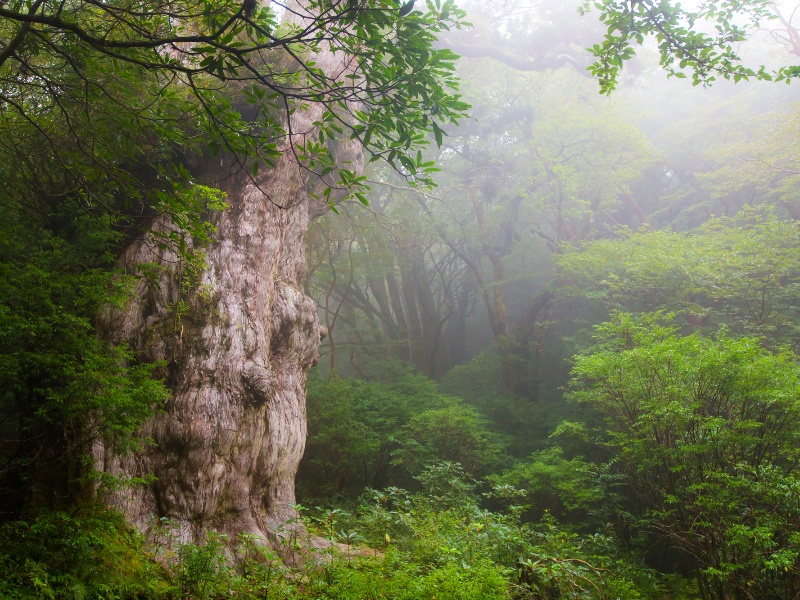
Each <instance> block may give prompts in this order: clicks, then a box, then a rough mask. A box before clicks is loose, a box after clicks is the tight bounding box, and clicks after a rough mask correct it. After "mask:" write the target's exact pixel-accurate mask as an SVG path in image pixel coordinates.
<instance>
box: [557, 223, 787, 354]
mask: <svg viewBox="0 0 800 600" xmlns="http://www.w3.org/2000/svg"><path fill="white" fill-rule="evenodd" d="M557 262H558V266H559V269H560V273H561V274H562V275H563V276H564V284H565V285H564V289H565V291H567V293H573V294H575V295H583V296H585V297H587V298H589V299H590V300H592V301H595V302H599V303H600V304H601V305H602V306H603V307H604V308H605V310H626V311H633V312H648V311H655V310H670V311H676V312H677V311H680V312H682V313H683V314H682V317H683V318H682V319H681V321H680V322H682V323H684V324H686V325H687V326H690V327H693V328H704V330H706V331H708V330H713V329H714V328H717V327H719V326H721V325H725V326H727V327H730V328H731V329H732V330H733V331H736V332H740V333H743V334H747V335H758V336H764V337H765V338H767V339H768V340H770V343H771V344H774V345H779V344H786V343H788V344H791V345H796V344H797V343H798V332H797V329H796V323H797V320H798V314H797V308H798V306H800V302H798V290H800V288H798V283H800V270H798V264H800V230H799V229H798V224H797V222H795V221H789V220H785V219H780V218H778V217H777V216H775V215H774V214H773V213H771V212H770V211H768V210H764V209H752V208H751V209H746V210H743V211H742V212H740V213H738V214H737V215H736V216H734V217H717V218H714V219H711V220H710V221H708V222H707V223H706V224H705V225H704V226H703V227H702V228H700V229H699V230H698V231H695V232H690V233H672V232H670V231H644V232H639V233H632V232H624V235H623V237H622V238H621V239H617V240H601V241H597V242H591V243H589V244H586V245H584V246H583V247H581V248H573V249H571V250H569V251H568V252H565V253H564V254H563V255H561V256H559V257H558V258H557Z"/></svg>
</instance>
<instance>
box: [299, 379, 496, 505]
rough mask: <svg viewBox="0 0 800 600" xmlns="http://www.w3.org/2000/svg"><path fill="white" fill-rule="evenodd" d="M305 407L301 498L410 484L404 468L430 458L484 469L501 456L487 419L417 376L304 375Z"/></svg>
mask: <svg viewBox="0 0 800 600" xmlns="http://www.w3.org/2000/svg"><path fill="white" fill-rule="evenodd" d="M307 411H308V441H307V444H306V452H305V455H304V458H303V462H302V464H301V466H300V472H299V474H298V486H299V488H300V491H301V497H302V496H303V495H306V496H314V497H320V495H322V494H329V495H335V494H342V493H344V494H349V495H351V496H355V495H357V494H358V493H360V492H361V491H362V490H363V489H364V488H365V487H373V488H381V487H385V486H387V485H390V484H394V485H396V484H398V483H402V484H413V480H411V478H410V476H409V473H412V472H416V471H419V470H420V469H421V468H422V467H424V465H425V464H426V463H428V462H430V461H433V460H451V461H460V462H462V463H463V465H464V466H465V467H466V468H467V469H468V470H469V471H470V472H471V473H474V474H478V473H485V472H487V470H488V469H489V467H491V466H493V465H494V464H497V462H498V461H499V460H500V458H501V445H500V442H499V440H498V436H497V435H496V434H494V433H493V432H492V431H491V430H490V429H489V427H488V424H487V422H486V420H485V419H483V418H482V417H481V416H480V415H479V414H478V412H477V411H476V410H475V409H473V408H472V407H470V406H467V405H465V404H464V403H462V402H461V401H460V400H459V399H458V398H454V397H452V396H445V395H443V394H441V393H440V392H439V391H438V389H437V387H436V384H435V383H434V382H433V381H432V380H430V379H427V378H426V377H423V376H421V375H412V374H410V373H404V374H400V375H398V376H397V377H395V378H394V379H393V380H391V381H389V382H378V381H362V380H356V379H347V378H338V377H335V376H332V377H328V378H326V379H317V378H309V385H308V399H307Z"/></svg>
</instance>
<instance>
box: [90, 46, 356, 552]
mask: <svg viewBox="0 0 800 600" xmlns="http://www.w3.org/2000/svg"><path fill="white" fill-rule="evenodd" d="M328 60H329V61H331V63H333V59H332V58H330V57H329V58H328ZM318 64H324V61H323V60H322V59H321V60H320V61H318ZM331 68H332V70H337V71H338V72H341V71H342V68H341V64H339V65H333V64H332V65H331ZM320 115H321V112H320V110H319V108H318V107H315V106H313V105H312V106H310V107H307V108H306V109H305V110H302V109H298V110H296V111H295V112H294V113H293V115H292V117H291V118H292V128H291V130H292V131H296V132H303V133H302V134H298V135H304V136H307V135H309V134H313V131H314V128H313V125H312V123H313V122H314V121H317V120H318V119H319V118H320ZM294 141H295V140H289V139H288V138H287V140H286V147H287V149H288V148H290V144H291V143H293V142H294ZM337 154H338V155H339V156H338V158H339V159H341V160H347V161H348V162H350V166H349V167H350V168H354V167H356V166H357V165H358V164H359V163H360V162H361V160H362V159H361V151H360V148H359V147H358V146H357V144H356V143H354V142H345V143H343V144H340V147H339V148H338V151H337ZM309 183H314V182H313V181H311V182H309V180H308V176H307V174H306V171H304V170H303V169H302V168H301V167H300V165H298V163H297V161H296V159H295V158H294V156H293V153H292V152H290V151H287V152H286V154H285V155H284V156H283V158H281V159H280V160H279V161H278V162H277V164H276V165H275V166H274V168H271V169H268V170H266V171H263V172H262V173H261V174H260V175H259V177H258V180H257V181H253V180H251V179H250V178H249V177H248V176H247V175H246V173H244V172H240V173H239V174H237V175H235V176H233V177H231V178H229V179H228V180H227V181H226V182H225V183H224V185H223V186H222V189H223V191H225V192H226V193H227V202H228V204H229V208H228V209H226V210H224V211H222V212H220V213H217V214H216V215H214V216H213V217H212V222H213V223H214V225H215V226H216V229H217V232H216V236H215V239H216V241H215V242H214V243H212V244H211V245H209V246H208V247H207V248H205V249H202V250H198V252H200V253H201V254H203V253H204V256H205V258H204V263H205V264H204V265H203V266H202V268H199V269H198V268H197V267H196V266H195V267H193V268H190V267H191V266H190V265H185V264H184V265H182V264H181V260H180V258H179V256H178V255H177V254H176V253H175V251H174V250H172V249H169V248H164V247H160V246H159V244H158V243H157V241H156V240H154V238H153V236H152V235H151V236H145V237H144V238H142V239H139V240H136V241H134V242H133V243H132V244H131V245H130V246H129V247H128V249H127V250H126V252H125V254H124V256H123V258H122V262H123V264H124V265H125V266H126V268H128V269H129V270H131V271H133V272H137V271H138V272H140V273H141V272H142V267H141V265H142V264H149V265H150V266H149V267H148V268H147V271H148V272H149V273H150V274H151V275H152V274H155V277H157V283H158V285H153V282H152V281H148V278H141V279H139V283H138V287H137V289H136V290H135V293H134V294H133V299H132V301H131V302H130V304H129V305H128V306H126V307H124V309H121V310H118V311H116V312H115V313H114V314H110V315H107V316H106V318H105V321H106V322H105V323H104V328H105V330H106V331H107V332H109V337H110V338H111V340H112V341H113V342H115V343H120V342H127V343H129V344H130V345H131V346H132V347H133V348H135V349H136V350H138V351H139V352H141V354H142V356H143V357H144V358H145V359H147V360H162V361H165V362H166V365H167V366H166V367H165V374H166V378H167V383H168V384H169V386H170V388H171V390H172V392H173V396H172V397H171V398H170V400H169V401H168V402H167V404H166V406H165V407H164V411H163V412H161V413H159V414H157V415H156V416H155V417H153V418H152V419H151V421H150V422H149V423H148V424H147V425H146V426H145V428H144V430H143V431H142V432H141V435H142V436H143V437H145V438H151V439H152V441H153V443H152V444H151V445H149V446H148V447H146V448H145V450H144V451H143V452H140V453H138V454H136V455H134V456H120V455H119V454H118V453H116V452H115V451H114V449H112V448H108V447H104V446H102V445H99V446H97V447H96V448H95V452H94V453H95V457H94V458H95V464H96V468H97V469H98V470H101V471H105V472H108V473H111V474H114V475H120V476H124V477H131V476H133V477H145V476H148V475H154V476H155V478H156V480H155V482H154V483H153V484H151V485H146V486H140V487H135V488H130V489H127V490H123V491H118V492H114V493H112V494H110V495H109V497H108V501H109V502H110V503H111V504H113V505H114V506H116V507H117V508H119V509H120V510H122V512H123V513H124V514H125V515H126V516H127V517H128V518H129V519H130V521H131V522H132V523H133V524H135V525H136V526H137V527H139V528H140V529H142V530H144V531H148V530H149V529H150V528H151V526H152V525H153V524H154V523H155V522H157V520H158V519H162V518H166V519H168V521H167V522H168V523H170V527H171V528H172V530H173V531H172V533H173V536H174V539H175V541H176V542H178V543H183V542H189V541H198V540H202V539H203V538H204V537H205V536H206V535H207V533H208V532H209V531H214V532H218V533H222V534H227V535H228V536H229V538H230V540H231V541H235V540H236V539H237V537H238V535H239V534H241V533H249V534H254V535H256V536H258V537H260V538H262V539H263V540H265V541H268V542H272V543H273V545H276V544H275V543H274V542H275V541H276V535H275V532H276V531H278V530H280V528H281V527H282V526H285V525H286V523H287V522H290V521H291V520H292V518H293V517H295V516H296V511H295V509H294V507H293V505H294V503H295V495H294V476H295V473H296V471H297V466H298V464H299V462H300V458H301V456H302V454H303V448H304V444H305V437H306V415H305V381H306V375H305V372H306V370H307V369H308V368H309V367H310V366H312V364H314V361H315V360H316V358H317V356H318V355H317V348H318V345H319V341H320V327H319V324H318V321H317V311H316V307H315V304H314V302H313V301H312V300H311V299H310V298H308V297H307V296H306V295H305V294H304V293H303V292H302V290H301V287H300V282H301V277H302V274H303V271H304V269H305V255H304V243H303V238H304V234H305V231H306V228H307V225H308V219H309V206H310V205H309V203H310V202H312V201H310V200H309V199H308V197H307V185H309ZM311 208H312V209H313V211H316V212H319V211H318V207H317V206H316V205H313V206H311ZM167 227H169V223H165V222H157V223H156V224H155V229H158V228H162V229H164V228H167ZM277 546H278V547H279V546H280V545H279V544H277ZM278 549H279V548H278Z"/></svg>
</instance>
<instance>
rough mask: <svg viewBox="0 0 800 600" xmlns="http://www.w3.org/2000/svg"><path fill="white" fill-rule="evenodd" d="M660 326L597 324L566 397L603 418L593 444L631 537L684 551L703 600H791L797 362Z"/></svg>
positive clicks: (627, 318) (618, 319) (795, 561)
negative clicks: (645, 536)
mask: <svg viewBox="0 0 800 600" xmlns="http://www.w3.org/2000/svg"><path fill="white" fill-rule="evenodd" d="M665 320H666V319H665V317H663V316H662V315H658V314H656V315H643V316H639V317H633V316H631V315H628V314H624V313H617V314H615V315H614V317H613V320H612V321H610V322H608V323H605V324H603V325H601V326H599V327H598V328H597V331H596V344H595V346H593V347H592V348H591V349H590V350H589V351H587V352H586V353H584V354H581V355H579V356H577V357H576V359H575V366H574V369H573V376H574V379H573V383H572V392H571V397H572V398H573V399H574V400H577V401H580V402H582V403H585V404H588V405H591V406H593V407H595V408H596V409H597V410H599V411H600V412H601V413H602V414H603V415H604V416H605V417H606V424H605V426H604V427H603V428H601V430H600V431H598V432H597V435H598V437H597V440H596V441H597V443H598V444H599V445H600V446H601V447H603V448H605V449H606V450H607V451H608V453H609V455H610V457H611V458H610V462H609V464H608V466H609V468H611V469H613V470H614V471H616V472H618V473H620V474H621V475H623V476H624V478H625V483H626V486H627V488H626V493H628V494H630V495H631V496H632V499H633V500H634V502H633V503H632V504H631V510H632V511H633V512H635V513H636V514H635V515H634V517H633V518H634V519H636V522H635V523H634V524H633V526H634V528H643V529H644V530H646V531H648V532H649V533H651V534H652V535H653V536H655V537H656V538H657V539H661V540H663V541H664V542H665V543H667V544H669V545H670V546H672V547H675V548H677V549H678V550H680V551H681V552H682V553H683V555H684V559H685V561H686V564H687V565H688V566H689V568H690V569H692V570H695V571H696V572H697V574H698V581H699V582H700V585H701V595H702V597H704V598H720V599H721V598H726V597H729V596H730V595H734V594H751V593H755V595H756V597H770V596H772V595H775V594H777V595H778V596H791V595H792V594H794V593H796V592H797V589H798V585H800V582H798V581H797V579H796V573H797V569H798V566H800V555H799V554H798V546H797V543H798V541H799V540H798V538H797V536H796V534H795V533H794V532H795V531H797V529H798V527H800V521H798V513H797V510H796V506H797V500H798V497H799V496H798V490H800V487H799V486H800V473H798V458H800V454H799V451H798V444H797V440H798V439H800V402H798V398H800V367H798V357H797V356H796V355H794V354H793V353H791V352H789V351H783V352H778V353H771V352H768V351H767V350H765V349H764V348H763V347H762V346H761V344H760V342H759V341H758V340H756V339H752V338H733V337H730V336H729V335H728V334H727V333H726V332H724V331H723V332H721V333H719V334H717V335H716V336H714V337H711V338H707V337H701V336H700V335H698V334H694V335H690V336H685V337H681V336H679V335H678V334H677V333H676V328H675V327H671V326H669V325H666V324H664V323H663V322H664V321H665ZM634 506H637V507H640V508H633V507H634ZM754 590H755V591H754Z"/></svg>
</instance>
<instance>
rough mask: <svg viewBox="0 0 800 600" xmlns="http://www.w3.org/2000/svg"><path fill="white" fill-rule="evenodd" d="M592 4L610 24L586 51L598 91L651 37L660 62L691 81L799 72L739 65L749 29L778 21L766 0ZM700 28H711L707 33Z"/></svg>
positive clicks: (785, 76)
mask: <svg viewBox="0 0 800 600" xmlns="http://www.w3.org/2000/svg"><path fill="white" fill-rule="evenodd" d="M591 8H596V9H597V10H598V11H600V19H601V20H602V21H603V23H604V24H605V25H606V26H607V28H608V33H607V34H606V36H605V39H604V40H603V42H602V43H599V44H595V45H594V46H593V47H592V48H590V49H589V50H590V51H591V53H592V54H594V56H595V57H596V58H597V61H596V62H595V63H594V64H593V65H592V66H590V67H589V72H590V73H592V74H593V75H595V76H596V77H597V78H598V79H599V80H600V90H601V91H602V92H603V93H610V92H611V91H613V90H614V88H615V87H616V84H617V79H618V77H619V72H620V70H621V69H622V66H623V64H624V63H625V61H628V60H630V59H631V58H633V56H634V55H635V54H636V51H635V49H634V45H642V44H643V43H644V40H645V38H647V37H651V36H652V37H655V39H656V43H657V44H658V50H659V54H660V63H661V66H662V67H663V68H664V69H665V70H666V71H667V73H668V74H669V75H671V76H674V77H680V78H685V77H686V71H688V72H690V73H691V76H692V83H693V84H694V85H699V84H704V85H708V84H710V83H711V82H713V81H714V80H715V79H716V78H717V76H720V77H723V78H724V79H732V80H733V81H735V82H738V81H740V80H745V81H748V80H749V79H751V78H752V79H760V80H767V81H772V80H776V81H783V80H786V81H789V80H790V79H792V78H794V77H797V76H798V75H800V69H798V68H797V67H796V66H786V67H781V68H780V69H777V70H775V71H768V70H767V69H766V68H765V67H764V66H762V67H761V68H759V69H758V70H754V69H751V68H749V67H746V66H744V64H742V58H741V57H740V56H739V53H738V52H739V50H738V45H739V44H740V43H741V42H744V41H745V40H746V39H747V38H748V37H749V36H750V32H752V31H753V30H756V29H758V28H759V26H760V25H761V24H762V23H763V22H765V21H770V20H777V19H778V18H779V15H780V13H779V12H778V9H777V7H776V6H775V5H774V4H773V3H772V2H769V1H767V0H745V1H743V2H716V1H708V2H701V3H699V4H698V6H697V8H687V7H684V6H683V5H682V4H681V3H677V4H674V5H673V4H672V3H670V2H664V1H661V0H659V1H654V0H645V1H642V2H636V3H635V4H630V3H627V2H621V1H618V0H601V1H591V0H586V1H585V2H584V3H583V10H584V11H587V10H590V9H591ZM704 29H708V30H711V32H710V33H706V32H705V31H704Z"/></svg>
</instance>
